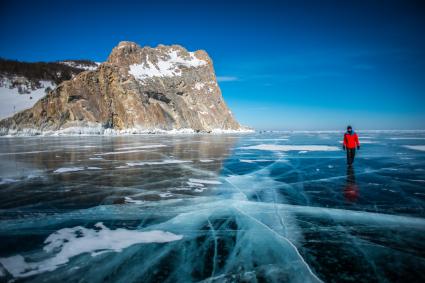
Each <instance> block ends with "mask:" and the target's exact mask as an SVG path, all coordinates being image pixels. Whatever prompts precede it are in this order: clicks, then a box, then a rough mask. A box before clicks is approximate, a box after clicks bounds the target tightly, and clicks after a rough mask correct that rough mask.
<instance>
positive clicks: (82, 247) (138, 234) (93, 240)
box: [0, 222, 183, 278]
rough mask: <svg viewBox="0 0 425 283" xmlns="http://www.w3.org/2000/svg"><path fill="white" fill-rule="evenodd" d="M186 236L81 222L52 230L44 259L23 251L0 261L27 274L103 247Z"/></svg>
mask: <svg viewBox="0 0 425 283" xmlns="http://www.w3.org/2000/svg"><path fill="white" fill-rule="evenodd" d="M182 238H183V236H182V235H176V234H173V233H170V232H165V231H162V230H152V231H138V230H127V229H123V228H118V229H115V230H111V229H109V228H108V227H106V226H105V225H103V224H102V223H101V222H99V223H97V224H96V225H95V229H88V228H85V227H82V226H77V227H74V228H64V229H61V230H58V231H56V232H55V233H53V234H50V236H48V237H47V239H46V240H45V241H44V247H43V251H44V252H45V253H46V255H48V256H50V257H47V258H46V259H44V260H41V261H27V260H26V259H25V258H24V257H23V256H22V255H14V256H11V257H6V258H0V263H1V264H2V265H3V266H4V267H5V268H6V270H7V271H8V272H10V273H11V274H12V275H13V276H14V277H15V278H23V277H28V276H32V275H36V274H40V273H44V272H47V271H53V270H55V269H57V268H59V267H60V266H61V265H63V264H66V263H68V262H69V260H70V259H71V258H72V257H75V256H77V255H80V254H83V253H91V255H92V256H96V255H98V253H99V252H102V251H110V252H121V251H122V250H123V249H125V248H127V247H129V246H132V245H134V244H142V243H166V242H172V241H177V240H181V239H182Z"/></svg>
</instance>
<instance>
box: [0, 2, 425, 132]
mask: <svg viewBox="0 0 425 283" xmlns="http://www.w3.org/2000/svg"><path fill="white" fill-rule="evenodd" d="M158 2H160V3H158ZM423 3H424V2H423V1H377V0H374V1H372V0H371V1H348V0H346V1H318V0H311V1H153V0H152V1H124V0H120V1H114V2H112V1H75V0H74V1H2V9H1V11H0V28H1V44H0V56H1V57H5V58H11V59H18V60H22V61H53V60H62V59H80V58H81V59H91V60H96V61H104V60H105V59H106V58H107V56H108V54H109V52H110V51H111V49H112V48H113V47H114V46H115V45H117V44H118V42H119V41H122V40H129V41H135V42H137V43H138V44H140V45H142V46H143V45H149V46H156V45H158V44H160V43H162V44H174V43H176V44H181V45H183V46H185V47H186V48H187V49H189V50H196V49H205V50H206V51H207V52H208V53H209V54H210V56H211V57H212V59H213V61H214V66H215V70H216V73H217V76H218V78H219V80H220V82H219V83H220V86H221V89H222V92H223V95H224V98H225V100H226V102H227V103H228V105H229V107H230V108H231V109H232V111H233V112H234V114H235V115H236V117H237V118H238V120H239V121H240V122H241V123H242V124H246V125H250V126H253V127H256V128H259V129H321V130H322V129H341V128H344V127H345V125H346V124H348V123H350V124H352V125H353V126H354V127H356V128H358V129H418V128H421V129H423V128H425V111H424V106H425V36H424V35H425V4H423Z"/></svg>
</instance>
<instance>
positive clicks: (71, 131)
mask: <svg viewBox="0 0 425 283" xmlns="http://www.w3.org/2000/svg"><path fill="white" fill-rule="evenodd" d="M254 132H255V130H252V129H249V128H245V127H243V128H240V129H238V130H226V129H212V130H211V131H196V130H194V129H190V128H183V129H172V130H164V129H139V128H129V129H124V130H115V129H105V128H103V127H101V126H94V127H93V126H88V127H69V128H65V129H61V130H57V131H40V130H38V129H32V128H26V129H22V130H14V129H6V128H0V137H33V136H132V135H195V134H212V135H221V134H249V133H254Z"/></svg>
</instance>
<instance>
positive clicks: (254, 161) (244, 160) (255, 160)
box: [239, 159, 275, 163]
mask: <svg viewBox="0 0 425 283" xmlns="http://www.w3.org/2000/svg"><path fill="white" fill-rule="evenodd" d="M239 161H240V162H244V163H256V162H274V161H275V160H271V159H239Z"/></svg>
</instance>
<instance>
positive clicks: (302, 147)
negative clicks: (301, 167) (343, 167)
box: [240, 144, 340, 151]
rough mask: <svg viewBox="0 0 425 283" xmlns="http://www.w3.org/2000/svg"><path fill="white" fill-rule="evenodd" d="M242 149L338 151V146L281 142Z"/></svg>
mask: <svg viewBox="0 0 425 283" xmlns="http://www.w3.org/2000/svg"><path fill="white" fill-rule="evenodd" d="M240 149H257V150H270V151H337V150H340V149H339V148H338V147H336V146H329V145H280V144H259V145H252V146H244V147H240Z"/></svg>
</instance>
